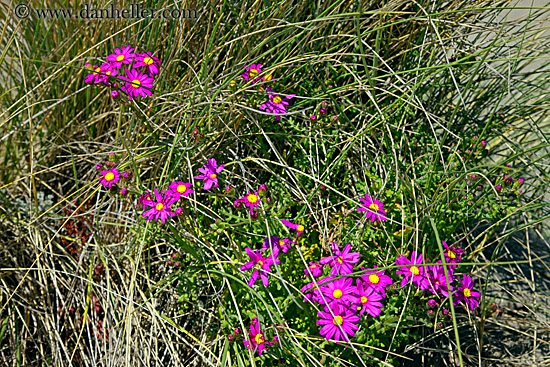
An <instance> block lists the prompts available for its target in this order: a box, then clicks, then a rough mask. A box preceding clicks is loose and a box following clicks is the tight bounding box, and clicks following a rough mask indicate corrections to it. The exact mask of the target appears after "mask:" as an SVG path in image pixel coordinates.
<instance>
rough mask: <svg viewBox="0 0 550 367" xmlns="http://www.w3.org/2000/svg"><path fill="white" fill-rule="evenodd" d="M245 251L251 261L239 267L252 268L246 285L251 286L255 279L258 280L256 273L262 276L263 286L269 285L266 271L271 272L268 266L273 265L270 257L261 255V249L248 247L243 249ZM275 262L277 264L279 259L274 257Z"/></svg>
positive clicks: (243, 268) (243, 269) (242, 268)
mask: <svg viewBox="0 0 550 367" xmlns="http://www.w3.org/2000/svg"><path fill="white" fill-rule="evenodd" d="M245 251H246V253H247V254H248V256H249V257H250V260H251V261H249V262H247V263H246V264H244V265H243V266H241V267H240V268H239V269H240V270H241V271H245V270H248V269H251V268H254V271H253V272H252V275H251V276H250V280H249V281H248V286H249V287H252V286H253V285H254V283H256V280H258V275H260V276H261V278H262V283H263V284H264V286H265V287H267V286H268V285H269V278H268V277H267V273H269V272H271V268H270V266H271V265H273V259H272V257H271V256H269V257H263V256H262V251H258V250H255V251H253V250H251V249H250V248H248V247H247V248H246V249H245ZM273 256H275V254H273ZM275 262H276V263H277V264H279V263H280V262H281V261H280V260H279V259H275Z"/></svg>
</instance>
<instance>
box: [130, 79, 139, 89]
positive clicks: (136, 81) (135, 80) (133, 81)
mask: <svg viewBox="0 0 550 367" xmlns="http://www.w3.org/2000/svg"><path fill="white" fill-rule="evenodd" d="M132 84H137V85H138V86H139V85H141V82H140V81H139V80H138V79H134V80H132ZM133 87H134V88H137V87H136V86H135V85H133Z"/></svg>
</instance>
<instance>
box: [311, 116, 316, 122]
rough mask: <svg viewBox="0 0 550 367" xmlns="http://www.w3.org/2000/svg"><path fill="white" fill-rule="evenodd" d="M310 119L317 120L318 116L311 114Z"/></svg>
mask: <svg viewBox="0 0 550 367" xmlns="http://www.w3.org/2000/svg"><path fill="white" fill-rule="evenodd" d="M309 120H310V121H311V122H314V121H317V116H315V115H311V116H310V117H309Z"/></svg>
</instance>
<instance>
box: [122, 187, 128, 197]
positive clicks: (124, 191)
mask: <svg viewBox="0 0 550 367" xmlns="http://www.w3.org/2000/svg"><path fill="white" fill-rule="evenodd" d="M120 195H122V196H126V195H128V190H127V189H124V188H122V189H120Z"/></svg>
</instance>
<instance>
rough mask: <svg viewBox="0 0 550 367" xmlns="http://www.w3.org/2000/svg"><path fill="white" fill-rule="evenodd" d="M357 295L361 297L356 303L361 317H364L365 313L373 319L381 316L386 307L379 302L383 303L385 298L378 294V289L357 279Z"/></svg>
mask: <svg viewBox="0 0 550 367" xmlns="http://www.w3.org/2000/svg"><path fill="white" fill-rule="evenodd" d="M357 295H358V296H359V298H358V302H356V304H357V309H358V310H360V311H359V316H363V314H364V313H365V312H367V313H368V314H369V315H371V316H372V317H376V316H378V315H380V313H381V312H382V307H384V305H383V304H382V303H380V302H378V301H381V300H382V299H383V298H384V296H382V295H381V294H377V293H376V289H374V288H373V287H370V286H369V285H368V284H365V283H364V282H362V281H361V279H357Z"/></svg>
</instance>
